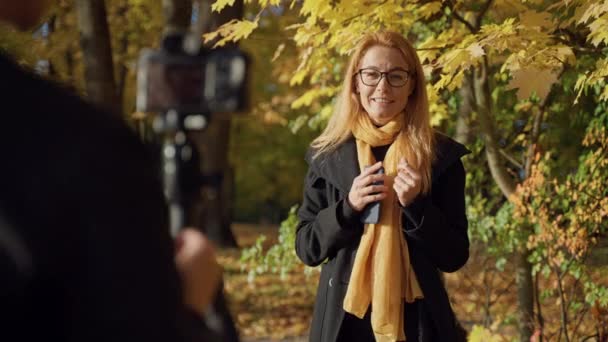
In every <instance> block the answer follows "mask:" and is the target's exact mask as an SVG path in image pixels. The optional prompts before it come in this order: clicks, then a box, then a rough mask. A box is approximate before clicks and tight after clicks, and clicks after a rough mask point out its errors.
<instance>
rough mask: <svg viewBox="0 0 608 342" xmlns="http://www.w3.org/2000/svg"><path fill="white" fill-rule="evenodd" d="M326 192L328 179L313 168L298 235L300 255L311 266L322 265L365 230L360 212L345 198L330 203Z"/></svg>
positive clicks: (305, 187)
mask: <svg viewBox="0 0 608 342" xmlns="http://www.w3.org/2000/svg"><path fill="white" fill-rule="evenodd" d="M326 191H327V190H326V183H325V179H323V178H320V177H319V176H317V175H316V174H315V173H314V172H313V171H312V170H311V169H309V170H308V174H307V175H306V180H305V184H304V198H303V201H302V206H301V207H300V209H299V210H298V218H299V223H298V227H297V233H296V254H297V255H298V257H299V258H300V259H301V260H302V262H304V263H305V264H306V265H309V266H317V265H319V264H321V263H322V262H323V261H324V260H325V259H327V258H328V257H330V256H332V255H334V254H335V253H336V251H337V250H338V249H339V248H341V247H343V246H344V245H345V244H346V243H348V242H349V241H351V240H352V239H354V238H356V237H357V236H359V235H361V232H362V229H363V225H362V224H361V223H360V221H359V216H360V213H358V212H356V211H354V210H353V209H352V208H351V207H350V205H349V204H348V203H347V201H346V200H345V199H341V200H339V201H337V202H336V203H334V204H329V203H328V201H327V197H326V193H325V192H326Z"/></svg>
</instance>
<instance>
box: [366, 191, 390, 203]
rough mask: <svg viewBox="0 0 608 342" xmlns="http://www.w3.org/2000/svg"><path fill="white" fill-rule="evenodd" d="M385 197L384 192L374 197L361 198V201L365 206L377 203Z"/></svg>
mask: <svg viewBox="0 0 608 342" xmlns="http://www.w3.org/2000/svg"><path fill="white" fill-rule="evenodd" d="M386 195H387V194H386V192H382V193H379V194H375V195H367V196H365V197H363V198H361V200H362V202H363V203H364V204H365V205H367V204H370V203H373V202H378V201H380V200H382V199H384V198H385V197H386Z"/></svg>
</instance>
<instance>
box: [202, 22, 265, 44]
mask: <svg viewBox="0 0 608 342" xmlns="http://www.w3.org/2000/svg"><path fill="white" fill-rule="evenodd" d="M257 27H258V21H257V20H256V21H249V20H236V19H232V20H230V21H229V22H227V23H225V24H224V25H222V26H220V27H219V28H218V29H217V30H215V31H214V32H210V33H206V34H204V35H203V39H204V41H205V43H208V42H209V41H211V40H214V39H216V38H217V37H218V36H220V37H222V39H220V40H219V41H218V42H217V43H215V45H214V48H215V47H218V46H223V45H225V44H226V43H229V42H237V41H239V40H241V39H244V38H247V37H249V35H250V34H251V32H253V30H255V29H256V28H257Z"/></svg>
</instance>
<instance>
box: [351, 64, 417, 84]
mask: <svg viewBox="0 0 608 342" xmlns="http://www.w3.org/2000/svg"><path fill="white" fill-rule="evenodd" d="M366 70H372V71H375V72H378V73H380V78H378V82H376V84H367V83H365V81H364V80H363V73H362V72H363V71H366ZM395 71H400V72H404V73H405V74H406V75H407V77H406V78H405V81H404V82H403V84H402V85H397V86H396V85H393V84H392V83H391V79H390V78H389V77H388V75H389V74H390V73H391V72H395ZM357 75H359V78H360V79H361V83H363V84H364V85H366V86H369V87H375V86H377V85H378V84H380V81H382V77H384V78H386V81H387V82H388V84H389V85H390V86H391V87H393V88H401V87H404V86H405V85H406V84H407V82H408V81H409V80H410V79H411V78H412V73H411V72H410V71H408V70H403V69H401V68H399V69H394V70H390V71H380V70H377V69H374V68H363V69H359V70H357V72H356V73H355V75H354V76H357Z"/></svg>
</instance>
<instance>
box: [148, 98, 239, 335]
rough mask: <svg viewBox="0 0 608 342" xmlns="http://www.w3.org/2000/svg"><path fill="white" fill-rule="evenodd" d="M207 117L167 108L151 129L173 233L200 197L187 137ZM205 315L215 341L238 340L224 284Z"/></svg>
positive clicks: (196, 155) (195, 159)
mask: <svg viewBox="0 0 608 342" xmlns="http://www.w3.org/2000/svg"><path fill="white" fill-rule="evenodd" d="M208 117H210V115H202V114H196V115H183V114H180V113H179V112H178V111H176V110H169V111H167V113H166V114H165V115H162V116H157V117H156V118H155V120H154V124H153V125H154V130H155V132H156V133H157V134H159V135H160V136H161V138H162V142H161V159H160V162H161V164H160V166H161V174H162V178H163V187H164V192H165V196H166V198H167V202H168V206H169V223H170V231H171V235H173V236H175V235H176V234H177V233H178V232H179V230H180V229H182V228H184V227H186V226H189V225H192V223H193V222H190V221H191V218H190V215H189V213H190V212H191V209H192V206H193V204H194V203H195V202H196V200H197V198H198V196H200V195H199V194H200V191H199V189H200V187H201V185H202V176H201V172H200V163H199V161H200V157H199V153H198V150H197V149H196V146H195V145H194V144H192V143H191V141H190V140H189V139H188V135H187V133H188V132H189V131H202V130H203V129H204V128H205V127H206V126H207V118H208ZM204 318H205V323H206V325H207V328H208V329H209V330H210V331H211V333H212V335H213V336H214V338H215V339H214V340H218V341H225V342H238V341H239V338H238V333H237V331H236V328H235V326H234V322H233V320H232V317H231V316H230V312H229V311H228V307H227V306H226V301H225V299H224V295H223V284H220V286H219V290H218V293H217V295H216V297H215V299H214V301H213V303H212V304H211V305H210V307H209V308H208V310H207V311H206V312H205V313H204Z"/></svg>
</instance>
